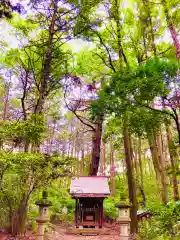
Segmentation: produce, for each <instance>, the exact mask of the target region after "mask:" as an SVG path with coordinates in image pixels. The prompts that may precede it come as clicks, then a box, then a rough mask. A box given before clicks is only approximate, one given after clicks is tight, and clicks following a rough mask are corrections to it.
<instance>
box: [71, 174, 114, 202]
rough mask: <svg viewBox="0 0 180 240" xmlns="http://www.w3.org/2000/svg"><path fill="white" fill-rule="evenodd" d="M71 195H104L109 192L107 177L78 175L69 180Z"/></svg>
mask: <svg viewBox="0 0 180 240" xmlns="http://www.w3.org/2000/svg"><path fill="white" fill-rule="evenodd" d="M70 194H71V195H72V197H75V198H78V197H106V196H108V195H109V194H110V190H109V185H108V178H107V177H103V176H93V177H78V178H75V179H72V180H71V186H70Z"/></svg>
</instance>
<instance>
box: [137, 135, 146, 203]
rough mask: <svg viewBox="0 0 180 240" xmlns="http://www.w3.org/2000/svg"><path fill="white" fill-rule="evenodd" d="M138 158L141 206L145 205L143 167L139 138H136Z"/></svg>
mask: <svg viewBox="0 0 180 240" xmlns="http://www.w3.org/2000/svg"><path fill="white" fill-rule="evenodd" d="M138 158H139V170H140V191H141V195H142V199H143V207H145V206H146V195H145V192H144V181H143V167H142V157H141V139H140V138H139V140H138Z"/></svg>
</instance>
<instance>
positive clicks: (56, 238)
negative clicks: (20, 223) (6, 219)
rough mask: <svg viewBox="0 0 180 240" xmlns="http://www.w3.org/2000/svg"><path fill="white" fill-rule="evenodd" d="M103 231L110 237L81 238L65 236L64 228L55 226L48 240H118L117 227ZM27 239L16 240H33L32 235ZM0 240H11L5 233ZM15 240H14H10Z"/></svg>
mask: <svg viewBox="0 0 180 240" xmlns="http://www.w3.org/2000/svg"><path fill="white" fill-rule="evenodd" d="M105 229H106V230H107V231H108V232H109V231H110V235H96V236H82V235H74V234H67V233H66V228H65V227H62V226H59V225H57V226H56V227H55V231H54V232H53V234H51V236H50V237H48V239H50V240H119V231H118V227H117V226H116V227H114V226H113V225H112V226H111V225H109V226H108V227H107V226H106V227H105ZM28 235H29V237H23V238H19V239H18V238H17V240H35V235H34V234H28ZM0 240H11V238H10V237H8V235H7V234H6V233H2V232H0ZM12 240H15V239H12Z"/></svg>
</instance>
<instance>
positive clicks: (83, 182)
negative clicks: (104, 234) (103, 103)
mask: <svg viewBox="0 0 180 240" xmlns="http://www.w3.org/2000/svg"><path fill="white" fill-rule="evenodd" d="M70 194H71V196H72V198H73V199H75V200H76V208H75V226H76V228H79V227H81V228H94V227H99V228H102V226H103V201H104V199H105V198H106V197H108V196H109V195H110V190H109V185H108V178H107V177H103V176H93V177H79V178H76V179H72V180H71V186H70Z"/></svg>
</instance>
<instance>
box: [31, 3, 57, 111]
mask: <svg viewBox="0 0 180 240" xmlns="http://www.w3.org/2000/svg"><path fill="white" fill-rule="evenodd" d="M52 4H53V8H54V9H53V16H52V19H51V24H50V26H49V38H48V45H47V49H46V53H45V56H44V63H43V67H42V73H41V80H40V84H39V96H38V100H37V103H36V105H35V109H34V113H35V114H41V113H42V111H43V107H44V103H45V99H46V97H47V92H48V82H49V80H50V73H51V63H52V50H53V38H54V34H55V21H56V15H57V3H56V1H52ZM51 9H52V7H51Z"/></svg>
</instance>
